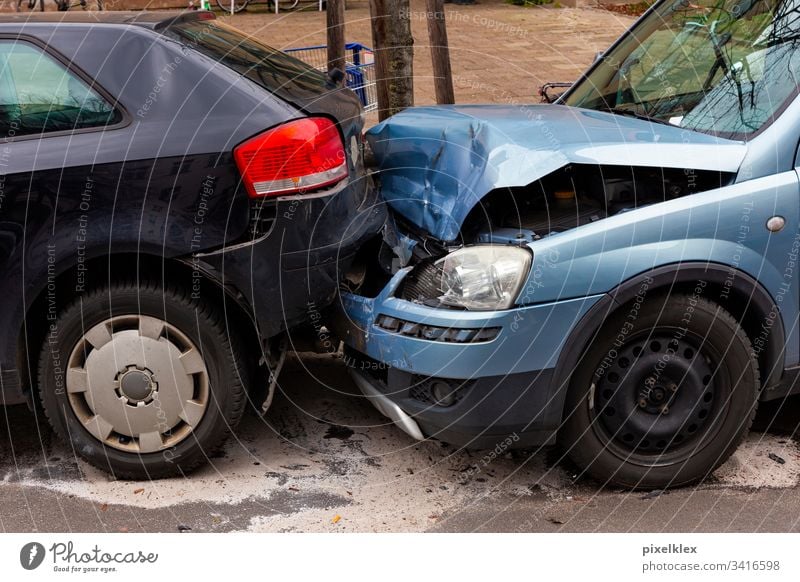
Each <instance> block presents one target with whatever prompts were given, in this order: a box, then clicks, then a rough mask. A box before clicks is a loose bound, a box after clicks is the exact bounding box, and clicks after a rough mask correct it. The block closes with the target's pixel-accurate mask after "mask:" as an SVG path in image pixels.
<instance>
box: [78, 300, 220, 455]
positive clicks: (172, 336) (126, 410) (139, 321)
mask: <svg viewBox="0 0 800 582" xmlns="http://www.w3.org/2000/svg"><path fill="white" fill-rule="evenodd" d="M208 384H209V383H208V370H206V365H205V362H204V361H203V357H202V356H201V354H200V351H199V350H198V349H197V347H196V346H195V345H194V343H192V341H191V340H190V339H189V338H188V337H186V335H185V334H183V333H181V332H180V331H179V330H178V329H177V328H175V327H174V326H172V325H170V324H168V323H167V322H165V321H162V320H160V319H158V318H155V317H149V316H146V315H125V316H120V317H114V318H112V319H109V320H106V321H104V322H103V323H99V324H97V325H95V326H94V327H92V328H91V329H89V331H87V332H86V333H85V334H84V336H83V337H82V338H81V339H80V341H78V343H77V344H76V345H75V348H74V349H73V350H72V354H70V358H69V368H68V370H67V378H66V387H67V393H68V396H69V403H70V406H71V407H72V410H73V412H74V413H75V415H76V416H77V417H78V419H79V420H80V421H81V422H82V423H83V425H84V427H86V429H87V430H88V431H89V432H90V433H91V434H92V435H94V436H95V438H97V439H98V440H100V441H102V442H103V443H104V444H106V445H108V446H111V447H114V448H115V449H120V450H123V451H128V452H138V453H153V452H157V451H160V450H163V449H166V448H169V447H172V446H175V445H176V444H177V443H179V442H180V441H182V440H184V439H185V438H186V437H188V436H189V434H191V432H192V430H193V429H194V427H196V426H197V425H198V423H199V422H200V420H201V419H202V418H203V415H204V414H205V411H206V408H207V407H208V400H209V386H208Z"/></svg>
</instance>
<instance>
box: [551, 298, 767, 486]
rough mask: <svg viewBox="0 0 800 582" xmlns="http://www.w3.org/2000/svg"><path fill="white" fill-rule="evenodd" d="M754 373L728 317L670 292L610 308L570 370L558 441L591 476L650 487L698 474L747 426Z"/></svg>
mask: <svg viewBox="0 0 800 582" xmlns="http://www.w3.org/2000/svg"><path fill="white" fill-rule="evenodd" d="M758 390H759V372H758V363H757V361H756V360H755V358H754V356H753V350H752V346H751V344H750V341H749V339H748V338H747V336H746V335H745V333H744V331H743V330H742V329H741V327H740V326H739V324H738V323H737V322H736V320H734V319H733V317H731V315H730V314H729V313H728V312H727V311H725V310H724V309H722V308H721V307H720V306H719V305H717V304H716V303H713V302H711V301H708V300H706V299H703V298H700V297H698V296H687V295H677V296H669V297H664V296H661V297H658V298H652V299H650V298H648V299H646V300H645V301H643V302H638V303H637V302H634V303H633V304H631V306H630V309H629V308H627V307H626V308H623V309H621V310H620V311H618V312H617V313H615V314H614V316H612V317H611V318H610V319H609V321H608V322H607V323H606V325H604V327H603V329H602V330H601V331H600V333H599V334H598V336H597V338H596V340H595V341H594V343H593V345H592V346H591V347H590V349H589V350H588V352H587V353H586V354H585V356H584V358H583V360H582V362H581V365H580V366H579V368H578V369H577V370H576V372H575V374H574V376H573V378H572V381H571V382H570V388H569V391H568V394H567V400H566V408H565V415H566V418H565V421H564V424H563V426H562V431H561V434H560V435H559V440H560V442H561V444H562V446H563V447H565V449H566V452H567V453H568V455H569V456H570V458H571V459H572V460H573V461H574V462H575V463H576V464H577V465H578V466H579V467H580V468H581V469H585V470H586V471H588V473H589V474H591V475H592V476H593V477H594V478H596V479H598V480H599V481H601V482H603V483H613V484H616V485H622V486H624V487H630V488H642V489H654V488H658V489H661V488H666V487H670V486H679V485H685V484H689V483H692V482H696V481H699V480H701V479H703V478H705V477H706V476H708V475H710V474H711V473H712V472H713V471H714V470H715V469H716V468H717V467H719V466H720V465H721V464H722V463H723V462H724V461H725V460H726V459H727V458H728V457H729V456H730V455H731V454H732V453H733V451H735V450H736V447H737V446H738V445H739V443H740V442H741V441H742V439H743V438H744V437H745V435H746V434H747V432H748V430H749V429H750V425H751V423H752V421H753V417H754V415H755V411H756V407H757V404H758Z"/></svg>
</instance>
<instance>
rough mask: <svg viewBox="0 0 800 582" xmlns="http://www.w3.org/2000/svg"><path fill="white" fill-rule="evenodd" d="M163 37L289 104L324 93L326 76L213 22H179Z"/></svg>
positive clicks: (219, 23) (282, 53) (238, 32)
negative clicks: (190, 48) (209, 59)
mask: <svg viewBox="0 0 800 582" xmlns="http://www.w3.org/2000/svg"><path fill="white" fill-rule="evenodd" d="M166 34H168V35H170V36H173V37H174V38H176V39H177V40H179V41H181V42H183V43H185V44H187V45H189V46H191V47H192V48H193V49H194V50H196V51H198V52H200V53H202V54H204V55H206V56H208V57H211V58H212V59H214V60H215V61H218V62H220V63H222V64H223V65H225V66H227V67H229V68H231V69H233V70H234V71H236V72H237V73H239V74H240V75H242V76H244V77H246V78H247V79H250V80H251V81H253V82H255V83H257V84H258V85H261V86H262V87H264V88H265V89H266V90H268V91H270V92H271V93H274V94H275V95H277V96H278V97H280V98H281V99H284V100H286V101H289V102H290V103H301V102H304V101H307V100H311V99H314V98H315V97H317V96H319V95H320V94H321V93H324V92H325V91H327V87H326V81H327V79H326V75H325V74H324V73H322V72H321V71H318V70H317V69H315V68H313V67H311V66H310V65H308V64H306V63H304V62H303V61H300V60H298V59H295V58H294V57H290V56H289V55H287V54H286V53H284V52H282V51H279V50H276V49H274V48H272V47H269V46H267V45H265V44H261V43H260V42H258V41H256V40H255V39H253V38H251V37H249V36H247V35H245V34H243V33H242V32H240V31H238V30H236V29H235V28H231V27H230V26H227V25H225V24H223V23H221V22H218V21H216V20H192V21H188V22H179V23H177V24H173V25H172V26H170V27H169V28H168V29H167V31H166Z"/></svg>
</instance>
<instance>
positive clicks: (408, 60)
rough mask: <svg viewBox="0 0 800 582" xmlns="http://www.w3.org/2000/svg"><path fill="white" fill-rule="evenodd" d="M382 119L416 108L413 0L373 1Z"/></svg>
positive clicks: (372, 11)
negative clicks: (411, 2) (412, 23)
mask: <svg viewBox="0 0 800 582" xmlns="http://www.w3.org/2000/svg"><path fill="white" fill-rule="evenodd" d="M369 8H370V14H371V16H372V45H373V49H374V51H375V80H376V85H377V87H376V89H377V96H378V117H379V119H380V120H381V121H382V120H384V119H386V118H387V117H389V116H391V115H394V114H395V113H398V112H399V111H402V110H403V109H405V108H406V107H411V106H412V105H414V38H413V37H412V36H411V7H410V5H409V0H369Z"/></svg>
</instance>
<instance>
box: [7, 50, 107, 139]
mask: <svg viewBox="0 0 800 582" xmlns="http://www.w3.org/2000/svg"><path fill="white" fill-rule="evenodd" d="M120 119H121V115H120V113H119V112H118V111H117V110H115V109H114V107H113V106H112V105H111V104H110V103H108V102H107V101H106V100H105V99H103V97H101V96H100V95H99V94H98V93H96V92H95V91H93V90H92V89H91V88H90V87H89V86H88V85H87V84H86V83H85V82H84V81H83V80H81V79H80V78H79V77H77V76H76V75H75V74H74V73H71V72H70V71H69V70H68V69H67V68H66V67H65V66H64V65H63V64H61V63H60V62H58V61H57V60H55V59H54V58H53V57H51V56H50V55H48V54H46V53H45V52H44V51H43V50H42V49H40V48H39V47H37V46H34V45H32V44H28V43H26V42H21V41H14V40H2V41H0V138H12V137H16V136H21V135H31V134H39V133H49V132H53V131H65V130H75V129H84V128H87V127H101V126H104V125H110V124H113V123H117V122H118V121H120Z"/></svg>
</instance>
